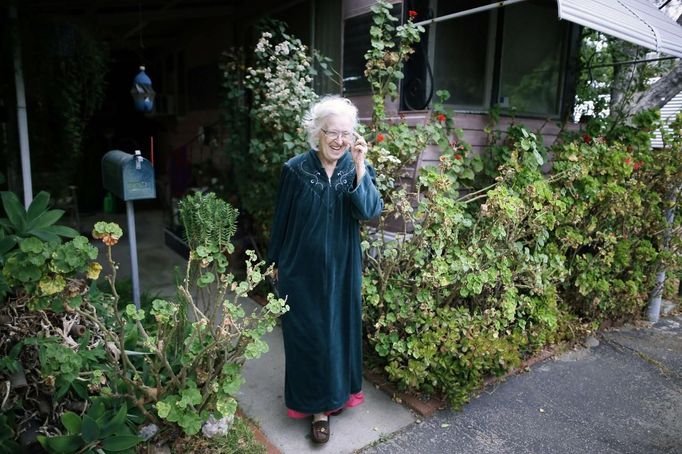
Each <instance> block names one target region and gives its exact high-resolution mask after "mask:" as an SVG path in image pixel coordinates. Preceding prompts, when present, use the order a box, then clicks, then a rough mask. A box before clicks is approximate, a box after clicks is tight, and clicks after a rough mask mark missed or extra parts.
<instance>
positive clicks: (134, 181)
mask: <svg viewBox="0 0 682 454" xmlns="http://www.w3.org/2000/svg"><path fill="white" fill-rule="evenodd" d="M102 185H103V186H104V189H107V190H109V191H111V193H112V194H114V195H115V196H116V197H118V198H120V199H121V200H123V201H125V203H126V217H127V220H128V235H129V238H130V268H131V274H132V280H133V302H134V303H135V306H136V307H137V308H138V309H139V308H140V277H139V271H138V267H137V236H136V234H135V210H134V207H133V201H134V200H144V199H155V198H156V184H155V182H154V168H153V167H152V165H151V163H150V162H149V161H148V160H146V159H145V158H143V157H142V155H141V154H140V151H139V150H136V151H135V154H134V155H131V154H129V153H125V152H123V151H121V150H111V151H109V152H107V153H106V154H105V155H104V156H103V157H102Z"/></svg>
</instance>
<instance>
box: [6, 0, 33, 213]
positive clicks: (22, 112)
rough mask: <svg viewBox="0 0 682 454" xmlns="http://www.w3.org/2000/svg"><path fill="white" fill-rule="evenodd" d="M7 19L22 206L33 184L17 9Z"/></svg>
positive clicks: (30, 193)
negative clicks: (9, 29)
mask: <svg viewBox="0 0 682 454" xmlns="http://www.w3.org/2000/svg"><path fill="white" fill-rule="evenodd" d="M9 17H10V24H11V26H12V30H13V31H14V33H13V34H14V46H13V47H14V84H15V86H16V91H17V126H18V129H19V149H20V151H21V176H22V180H23V185H24V206H25V207H26V209H28V206H29V205H30V204H31V201H32V200H33V182H32V180H31V152H30V149H29V145H28V117H27V115H26V92H25V90H24V73H23V70H22V66H21V45H20V41H19V26H18V20H17V8H16V6H14V5H12V6H10V7H9Z"/></svg>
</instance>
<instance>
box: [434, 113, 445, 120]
mask: <svg viewBox="0 0 682 454" xmlns="http://www.w3.org/2000/svg"><path fill="white" fill-rule="evenodd" d="M436 119H437V120H438V121H440V122H444V121H445V115H443V114H438V116H437V117H436Z"/></svg>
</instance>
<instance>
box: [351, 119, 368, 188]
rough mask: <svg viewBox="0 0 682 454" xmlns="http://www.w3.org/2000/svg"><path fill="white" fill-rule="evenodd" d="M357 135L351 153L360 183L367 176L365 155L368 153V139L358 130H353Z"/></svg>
mask: <svg viewBox="0 0 682 454" xmlns="http://www.w3.org/2000/svg"><path fill="white" fill-rule="evenodd" d="M353 134H354V135H355V143H354V144H353V147H352V148H351V150H350V155H351V157H352V158H353V162H354V163H355V173H356V174H357V176H358V183H360V180H361V179H362V177H363V176H365V155H366V154H367V141H366V140H365V138H364V137H362V136H361V135H360V134H358V133H357V132H355V131H353Z"/></svg>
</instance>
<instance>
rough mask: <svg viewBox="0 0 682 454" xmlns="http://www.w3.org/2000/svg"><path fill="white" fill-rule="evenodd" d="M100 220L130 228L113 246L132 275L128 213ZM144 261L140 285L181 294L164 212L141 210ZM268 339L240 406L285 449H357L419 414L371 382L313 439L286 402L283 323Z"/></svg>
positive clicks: (250, 368)
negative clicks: (323, 435) (357, 401)
mask: <svg viewBox="0 0 682 454" xmlns="http://www.w3.org/2000/svg"><path fill="white" fill-rule="evenodd" d="M96 221H109V222H117V223H118V224H119V225H120V226H121V228H123V230H124V236H123V238H122V239H121V241H120V242H119V244H117V245H116V247H114V249H113V256H114V259H115V260H116V261H117V262H118V263H119V265H120V268H119V277H120V278H126V277H128V276H130V246H129V243H128V238H129V235H128V232H127V223H126V218H125V214H114V215H104V214H103V215H98V216H91V217H87V218H84V219H83V220H82V222H81V229H82V231H83V232H90V231H91V230H92V227H93V225H94V223H95V222H96ZM136 227H137V228H136V230H137V242H138V262H139V274H140V287H141V289H142V291H146V292H148V293H150V294H151V295H157V296H166V297H171V296H173V295H174V293H175V284H174V282H175V278H176V277H175V276H177V275H178V273H177V272H176V271H175V270H176V269H177V270H179V273H180V274H179V275H180V276H182V275H183V274H184V267H185V264H186V262H185V260H184V259H182V258H181V257H180V256H179V255H177V254H176V253H175V252H173V251H172V250H171V249H169V248H168V247H166V245H165V244H164V237H163V229H164V227H165V225H164V222H163V218H162V216H161V213H160V212H158V211H146V210H145V211H139V212H136ZM100 249H101V250H102V252H101V253H100V262H102V264H103V265H104V267H105V268H104V271H107V272H108V267H107V265H106V264H105V263H104V260H105V256H104V253H103V251H104V247H103V246H101V247H100ZM244 304H245V305H246V306H247V309H246V310H247V311H248V310H251V309H254V308H256V307H257V305H256V303H254V302H253V301H250V300H248V299H245V300H244ZM265 340H266V342H267V343H268V345H269V346H270V351H269V352H268V353H266V354H264V355H263V356H262V357H261V358H259V359H257V360H252V361H248V362H247V363H246V365H245V367H244V371H243V372H244V378H245V379H246V383H244V384H243V385H242V388H241V390H240V392H239V395H238V396H237V400H238V401H239V405H240V407H241V409H242V411H243V412H244V414H246V416H248V417H249V418H250V419H252V420H253V421H254V422H256V423H257V424H258V425H259V426H260V428H261V430H262V431H263V433H264V434H265V436H266V437H267V438H268V440H269V441H270V442H271V443H272V445H274V446H275V447H276V448H277V449H278V450H279V451H280V452H282V453H284V454H289V453H292V454H293V453H307V452H317V451H320V450H323V451H324V452H325V454H326V453H329V454H332V453H333V454H336V453H351V452H354V451H356V450H358V449H360V448H362V447H364V446H367V445H369V444H371V443H374V442H377V441H379V440H380V439H382V437H386V436H388V435H389V434H391V433H393V432H396V431H398V430H400V429H403V428H405V427H407V426H409V425H410V424H413V423H414V422H415V420H416V418H415V417H414V416H413V414H412V413H411V412H410V411H409V410H407V409H406V408H405V407H403V406H401V405H399V404H396V403H395V402H393V401H392V400H391V398H390V397H389V396H387V395H386V394H384V393H383V392H381V391H379V390H377V389H375V387H374V386H373V385H372V384H371V383H369V382H365V384H364V386H363V391H364V393H365V403H363V404H362V405H360V406H358V407H355V408H352V409H348V410H346V411H344V412H343V413H342V414H341V415H339V416H335V417H332V421H331V423H330V429H331V439H330V441H329V443H327V444H325V445H323V446H317V445H314V443H313V442H312V441H310V437H309V432H310V421H309V420H308V419H303V420H294V419H291V418H289V417H287V415H286V408H285V406H284V399H283V393H284V347H283V344H282V333H281V330H280V328H279V326H278V327H277V328H276V329H275V330H274V331H273V332H271V333H268V334H267V336H266V338H265Z"/></svg>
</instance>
